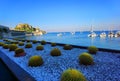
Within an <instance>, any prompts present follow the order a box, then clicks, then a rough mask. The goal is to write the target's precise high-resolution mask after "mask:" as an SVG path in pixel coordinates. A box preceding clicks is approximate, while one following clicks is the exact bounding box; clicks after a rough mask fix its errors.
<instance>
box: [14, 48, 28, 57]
mask: <svg viewBox="0 0 120 81" xmlns="http://www.w3.org/2000/svg"><path fill="white" fill-rule="evenodd" d="M25 55H26V54H25V52H24V49H22V48H17V49H15V57H20V56H25Z"/></svg>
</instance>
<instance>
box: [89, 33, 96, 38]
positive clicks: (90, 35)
mask: <svg viewBox="0 0 120 81" xmlns="http://www.w3.org/2000/svg"><path fill="white" fill-rule="evenodd" d="M96 36H97V34H96V33H95V32H91V33H90V34H89V35H88V37H96Z"/></svg>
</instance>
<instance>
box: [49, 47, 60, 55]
mask: <svg viewBox="0 0 120 81" xmlns="http://www.w3.org/2000/svg"><path fill="white" fill-rule="evenodd" d="M50 54H51V55H52V56H60V55H61V51H60V50H59V49H58V48H54V49H52V50H51V52H50Z"/></svg>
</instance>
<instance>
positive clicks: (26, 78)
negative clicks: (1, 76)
mask: <svg viewBox="0 0 120 81" xmlns="http://www.w3.org/2000/svg"><path fill="white" fill-rule="evenodd" d="M0 57H1V59H2V60H3V61H4V63H5V64H6V65H7V66H8V68H9V69H10V70H11V72H12V73H13V74H14V75H15V76H16V77H17V78H18V80H19V81H36V80H35V79H34V78H33V77H32V76H31V75H30V74H29V73H27V72H26V71H25V70H24V69H23V68H21V67H20V66H19V65H18V64H16V63H15V62H14V61H13V60H11V59H10V58H9V57H8V56H7V55H5V54H4V53H3V52H2V51H1V50H0Z"/></svg>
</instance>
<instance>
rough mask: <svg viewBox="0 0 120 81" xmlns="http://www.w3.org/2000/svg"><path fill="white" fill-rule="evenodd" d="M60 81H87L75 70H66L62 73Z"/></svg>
mask: <svg viewBox="0 0 120 81" xmlns="http://www.w3.org/2000/svg"><path fill="white" fill-rule="evenodd" d="M60 81H87V80H86V78H85V77H84V75H83V74H82V73H81V72H80V71H78V70H76V69H68V70H66V71H64V72H63V73H62V76H61V80H60Z"/></svg>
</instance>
